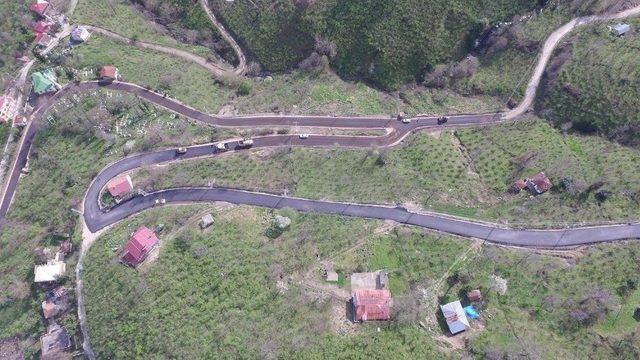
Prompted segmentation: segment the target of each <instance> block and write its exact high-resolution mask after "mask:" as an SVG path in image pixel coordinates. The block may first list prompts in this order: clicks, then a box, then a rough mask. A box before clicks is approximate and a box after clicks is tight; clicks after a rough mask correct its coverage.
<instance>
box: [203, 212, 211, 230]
mask: <svg viewBox="0 0 640 360" xmlns="http://www.w3.org/2000/svg"><path fill="white" fill-rule="evenodd" d="M211 225H213V215H212V214H211V213H209V214H206V215H205V216H203V217H202V219H201V221H200V228H202V229H206V228H208V227H209V226H211Z"/></svg>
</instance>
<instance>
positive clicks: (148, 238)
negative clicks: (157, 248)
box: [122, 226, 158, 266]
mask: <svg viewBox="0 0 640 360" xmlns="http://www.w3.org/2000/svg"><path fill="white" fill-rule="evenodd" d="M157 243H158V237H157V236H156V234H154V233H153V231H151V230H150V229H149V228H147V227H146V226H142V227H141V228H139V229H138V230H136V231H135V232H134V233H133V235H131V239H129V242H128V243H127V245H125V254H124V256H123V257H122V261H124V262H126V263H128V264H129V265H131V266H135V265H138V264H139V263H141V262H142V260H144V258H145V257H146V256H147V254H148V253H149V251H150V250H151V248H153V246H154V245H155V244H157Z"/></svg>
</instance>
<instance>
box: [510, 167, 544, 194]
mask: <svg viewBox="0 0 640 360" xmlns="http://www.w3.org/2000/svg"><path fill="white" fill-rule="evenodd" d="M552 186H553V183H551V180H550V179H549V177H547V175H546V174H545V173H544V172H539V173H537V174H536V175H535V176H533V177H532V178H526V179H520V180H518V181H516V182H515V183H514V184H513V186H512V188H511V191H512V192H514V193H516V194H517V193H519V192H521V191H522V190H524V189H528V190H529V192H530V193H531V194H532V195H541V194H544V193H546V192H547V191H549V190H551V187H552Z"/></svg>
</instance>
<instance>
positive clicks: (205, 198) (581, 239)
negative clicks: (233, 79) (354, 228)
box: [84, 137, 640, 248]
mask: <svg viewBox="0 0 640 360" xmlns="http://www.w3.org/2000/svg"><path fill="white" fill-rule="evenodd" d="M268 138H281V137H268ZM263 139H267V138H266V137H265V138H256V139H255V146H254V147H261V146H271V145H267V144H268V143H263V142H262V140H263ZM230 144H231V147H232V148H234V147H236V146H237V143H236V142H232V143H230ZM216 154H218V153H217V151H216V150H215V147H214V146H212V145H199V146H194V147H191V148H189V150H188V151H187V153H186V154H184V155H177V154H176V152H175V149H168V150H162V151H155V152H151V153H145V154H138V155H135V156H132V157H128V158H125V159H123V160H120V161H118V162H116V163H114V164H112V165H110V166H108V167H107V168H105V169H104V170H103V171H102V172H100V174H98V176H97V177H96V178H95V179H94V182H93V183H92V184H91V185H90V187H89V190H88V192H87V196H86V197H85V203H84V217H85V222H86V224H87V227H88V228H89V230H91V231H97V230H100V229H102V228H104V227H105V226H108V225H111V224H113V223H115V222H118V221H120V220H122V219H125V218H127V217H129V216H131V215H134V214H136V213H138V212H140V211H143V210H145V209H149V208H152V207H154V206H155V202H156V200H160V199H165V200H166V203H167V204H170V203H194V202H213V201H224V202H229V203H233V204H245V205H253V206H260V207H266V208H272V209H282V208H290V209H294V210H299V211H305V212H314V213H324V214H339V215H344V216H355V217H363V218H371V219H385V220H393V221H397V222H399V223H403V224H408V225H415V226H420V227H424V228H428V229H434V230H438V231H442V232H446V233H451V234H456V235H461V236H466V237H473V238H478V239H483V240H486V241H488V242H491V243H496V244H502V245H514V246H522V247H534V248H556V247H567V246H576V245H584V244H594V243H599V242H606V241H614V240H623V239H632V238H640V224H629V225H614V226H601V227H585V228H573V229H559V230H515V229H508V228H501V227H499V226H495V225H491V224H485V223H477V222H473V221H467V220H464V219H459V218H452V217H448V216H446V215H440V214H418V213H413V212H409V211H407V210H405V209H403V208H394V207H388V206H384V205H373V204H353V203H343V202H333V201H320V200H310V199H301V198H292V197H285V196H280V195H272V194H265V193H257V192H249V191H243V190H234V189H226V188H211V187H195V188H176V189H168V190H162V191H158V192H155V193H152V194H148V195H146V196H137V197H134V198H132V199H130V200H128V201H126V202H123V203H121V204H119V205H118V206H116V207H115V208H113V209H112V210H110V211H108V212H103V211H102V210H101V209H100V208H99V204H98V201H97V199H98V196H99V195H100V191H101V189H102V188H103V187H104V186H105V185H106V183H107V182H108V181H109V180H110V179H111V178H113V177H114V176H117V175H118V174H121V173H123V172H126V171H129V170H132V169H135V168H138V167H140V166H143V165H150V164H158V163H163V162H169V161H174V160H177V159H178V158H181V157H183V158H185V159H186V158H194V157H201V156H215V155H216Z"/></svg>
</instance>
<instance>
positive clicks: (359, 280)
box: [351, 270, 389, 291]
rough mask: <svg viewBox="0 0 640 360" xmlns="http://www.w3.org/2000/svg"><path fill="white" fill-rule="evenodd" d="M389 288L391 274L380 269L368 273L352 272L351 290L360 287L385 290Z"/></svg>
mask: <svg viewBox="0 0 640 360" xmlns="http://www.w3.org/2000/svg"><path fill="white" fill-rule="evenodd" d="M388 288H389V274H388V273H387V272H386V271H383V270H378V271H374V272H367V273H353V274H351V291H356V290H360V289H375V290H383V289H388Z"/></svg>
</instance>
